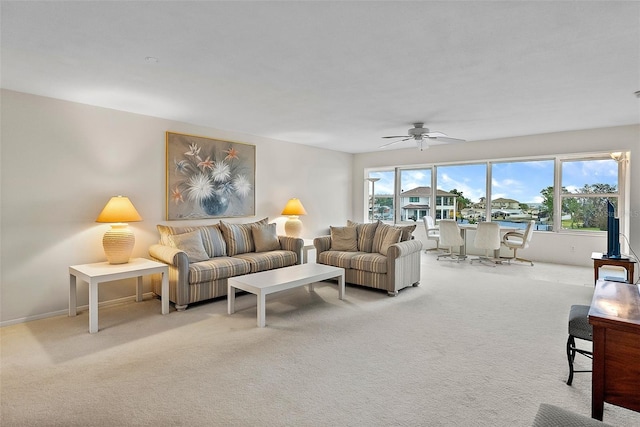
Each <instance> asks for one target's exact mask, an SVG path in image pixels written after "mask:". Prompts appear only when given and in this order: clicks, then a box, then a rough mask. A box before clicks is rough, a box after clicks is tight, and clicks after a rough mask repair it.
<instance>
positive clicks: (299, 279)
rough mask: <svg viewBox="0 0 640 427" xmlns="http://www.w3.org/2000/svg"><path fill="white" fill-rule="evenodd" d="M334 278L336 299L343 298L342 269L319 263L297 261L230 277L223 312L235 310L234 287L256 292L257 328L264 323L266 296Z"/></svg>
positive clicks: (261, 326)
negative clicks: (293, 263)
mask: <svg viewBox="0 0 640 427" xmlns="http://www.w3.org/2000/svg"><path fill="white" fill-rule="evenodd" d="M336 277H337V278H338V298H340V299H342V298H343V297H344V268H339V267H331V266H329V265H323V264H300V265H294V266H291V267H285V268H277V269H275V270H269V271H261V272H259V273H253V274H247V275H244V276H237V277H232V278H230V279H229V280H228V281H227V312H228V313H229V314H233V313H234V312H235V299H236V289H241V290H243V291H246V292H250V293H252V294H254V295H256V297H257V299H258V327H260V328H264V326H265V317H266V313H265V300H266V296H267V295H269V294H272V293H274V292H280V291H284V290H287V289H292V288H296V287H298V286H304V285H309V291H313V283H314V282H319V281H321V280H326V279H333V278H336Z"/></svg>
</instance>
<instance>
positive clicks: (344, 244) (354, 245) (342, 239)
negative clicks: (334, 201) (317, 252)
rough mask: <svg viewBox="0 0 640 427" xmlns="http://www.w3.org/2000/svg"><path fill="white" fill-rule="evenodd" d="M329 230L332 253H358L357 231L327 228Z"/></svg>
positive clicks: (344, 228)
mask: <svg viewBox="0 0 640 427" xmlns="http://www.w3.org/2000/svg"><path fill="white" fill-rule="evenodd" d="M329 228H330V229H331V250H332V251H346V252H357V251H358V231H357V230H356V227H329Z"/></svg>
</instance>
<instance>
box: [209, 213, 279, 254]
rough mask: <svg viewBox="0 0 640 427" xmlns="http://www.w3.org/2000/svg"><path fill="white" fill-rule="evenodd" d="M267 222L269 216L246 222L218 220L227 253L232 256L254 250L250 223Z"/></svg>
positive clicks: (263, 223)
mask: <svg viewBox="0 0 640 427" xmlns="http://www.w3.org/2000/svg"><path fill="white" fill-rule="evenodd" d="M268 222H269V218H263V219H261V220H260V221H256V222H252V223H248V224H231V223H228V222H224V221H220V229H221V230H222V235H223V236H224V240H225V242H226V243H227V255H229V256H234V255H238V254H245V253H247V252H254V251H255V250H256V246H255V244H254V242H253V235H252V234H251V225H252V224H255V225H266V224H267V223H268Z"/></svg>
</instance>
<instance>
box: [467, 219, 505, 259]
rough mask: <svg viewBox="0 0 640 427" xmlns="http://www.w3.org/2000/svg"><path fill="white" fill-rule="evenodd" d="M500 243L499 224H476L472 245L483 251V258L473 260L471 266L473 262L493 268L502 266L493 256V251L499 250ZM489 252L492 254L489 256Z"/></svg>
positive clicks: (486, 222)
mask: <svg viewBox="0 0 640 427" xmlns="http://www.w3.org/2000/svg"><path fill="white" fill-rule="evenodd" d="M500 243H501V242H500V224H498V223H497V222H488V221H485V222H480V223H478V228H477V229H476V237H475V238H474V239H473V245H474V246H475V247H476V248H478V249H484V256H480V257H478V258H473V259H472V260H471V264H473V262H474V261H478V262H480V263H481V264H487V265H491V266H492V267H495V266H496V264H502V261H501V260H500V259H496V258H495V256H494V253H495V251H496V250H498V249H500ZM489 251H491V252H493V253H492V254H491V255H489Z"/></svg>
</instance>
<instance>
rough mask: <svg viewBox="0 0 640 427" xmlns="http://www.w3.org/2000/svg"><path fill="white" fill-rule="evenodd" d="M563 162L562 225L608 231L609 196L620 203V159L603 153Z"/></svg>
mask: <svg viewBox="0 0 640 427" xmlns="http://www.w3.org/2000/svg"><path fill="white" fill-rule="evenodd" d="M561 163H562V168H561V183H562V185H561V188H560V200H561V205H560V215H561V228H562V229H563V230H580V231H606V230H607V200H609V201H611V203H613V206H615V207H616V211H617V207H618V206H619V191H618V189H619V177H618V174H619V172H618V163H617V162H616V161H615V160H613V159H611V158H604V157H603V158H596V159H583V160H564V161H562V162H561Z"/></svg>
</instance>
